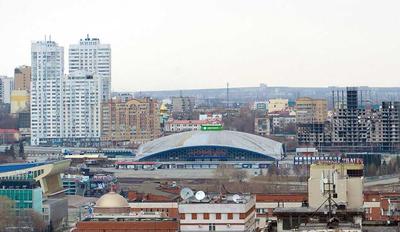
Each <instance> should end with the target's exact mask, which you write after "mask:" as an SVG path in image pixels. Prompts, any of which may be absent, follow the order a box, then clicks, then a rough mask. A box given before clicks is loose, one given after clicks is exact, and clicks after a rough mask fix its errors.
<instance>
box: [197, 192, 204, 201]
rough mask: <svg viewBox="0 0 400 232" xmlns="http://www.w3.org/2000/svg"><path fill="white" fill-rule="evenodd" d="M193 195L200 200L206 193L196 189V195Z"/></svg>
mask: <svg viewBox="0 0 400 232" xmlns="http://www.w3.org/2000/svg"><path fill="white" fill-rule="evenodd" d="M194 197H195V198H196V199H197V200H198V201H201V200H203V199H204V198H205V197H206V193H205V192H203V191H197V192H196V195H194Z"/></svg>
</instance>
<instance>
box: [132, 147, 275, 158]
mask: <svg viewBox="0 0 400 232" xmlns="http://www.w3.org/2000/svg"><path fill="white" fill-rule="evenodd" d="M139 161H155V162H174V161H190V162H193V161H238V162H240V161H276V159H275V158H274V155H273V154H271V155H266V154H262V153H259V152H254V151H250V150H246V149H242V148H237V147H229V146H213V145H206V146H186V147H178V148H173V149H169V150H165V151H161V152H157V153H154V154H149V155H146V156H145V157H142V158H141V159H139Z"/></svg>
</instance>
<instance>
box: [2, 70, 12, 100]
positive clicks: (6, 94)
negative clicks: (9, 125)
mask: <svg viewBox="0 0 400 232" xmlns="http://www.w3.org/2000/svg"><path fill="white" fill-rule="evenodd" d="M13 89H14V79H13V78H12V77H6V76H0V103H8V104H9V103H11V91H12V90H13Z"/></svg>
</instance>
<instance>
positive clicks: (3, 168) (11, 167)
mask: <svg viewBox="0 0 400 232" xmlns="http://www.w3.org/2000/svg"><path fill="white" fill-rule="evenodd" d="M45 164H48V162H37V163H21V164H15V163H14V164H3V165H0V173H2V172H12V171H17V170H23V169H27V168H33V167H38V166H42V165H45Z"/></svg>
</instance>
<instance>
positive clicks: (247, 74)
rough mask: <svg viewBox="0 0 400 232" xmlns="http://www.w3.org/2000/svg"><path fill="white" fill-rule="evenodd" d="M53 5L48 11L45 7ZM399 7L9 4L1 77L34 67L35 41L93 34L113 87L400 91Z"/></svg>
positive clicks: (233, 0) (345, 3)
mask: <svg viewBox="0 0 400 232" xmlns="http://www.w3.org/2000/svg"><path fill="white" fill-rule="evenodd" d="M43 6H45V7H43ZM398 9H400V2H399V1H395V0H387V1H379V2H377V1H372V0H364V1H361V0H339V1H321V0H307V1H296V0H287V1H282V0H274V1H261V0H259V1H258V0H254V1H239V0H221V1H188V0H180V1H178V0H173V1H162V0H158V1H155V0H150V1H124V0H117V1H112V2H110V1H104V0H101V1H79V0H72V1H61V0H60V1H57V3H55V1H50V0H39V1H28V0H25V1H22V0H16V1H5V0H0V20H1V21H0V34H1V35H3V36H2V43H1V44H0V51H2V53H1V54H2V55H1V56H0V75H7V76H13V70H14V68H15V67H16V66H19V65H23V64H28V65H30V45H31V41H34V40H43V39H44V35H49V34H51V36H52V40H54V41H56V42H57V43H58V44H59V45H61V46H64V48H65V51H64V52H65V70H66V73H67V71H68V62H67V54H68V46H69V45H70V44H74V43H78V41H79V39H80V38H84V37H86V35H87V34H89V35H90V36H91V37H97V38H100V41H101V42H102V43H109V44H111V48H112V89H113V90H114V91H148V90H172V89H201V88H224V87H225V86H226V82H229V83H230V86H231V87H242V86H259V84H260V83H265V84H267V85H268V86H294V87H298V86H299V87H305V86H309V87H326V86H346V85H352V86H360V85H362V86H386V87H392V86H399V82H400V81H399V76H400V69H399V67H400V57H399V56H400V55H399V54H400V46H399V43H400V42H399V41H400V31H399V28H400V14H398Z"/></svg>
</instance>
